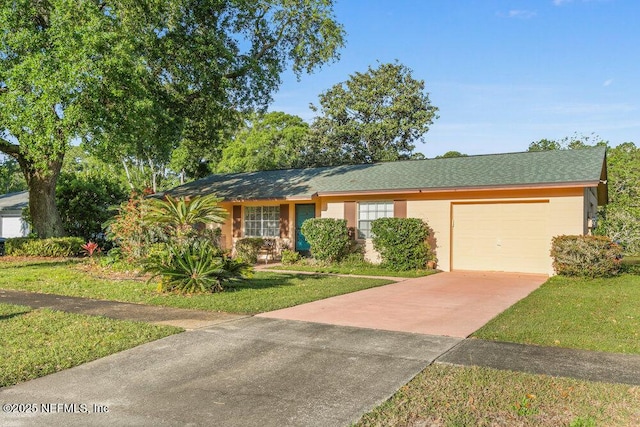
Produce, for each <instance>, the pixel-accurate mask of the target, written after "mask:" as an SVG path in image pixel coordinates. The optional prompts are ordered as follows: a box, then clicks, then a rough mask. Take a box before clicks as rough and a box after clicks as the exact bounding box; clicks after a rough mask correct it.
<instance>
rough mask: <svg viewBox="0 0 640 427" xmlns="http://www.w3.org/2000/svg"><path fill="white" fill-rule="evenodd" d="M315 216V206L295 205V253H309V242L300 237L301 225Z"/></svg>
mask: <svg viewBox="0 0 640 427" xmlns="http://www.w3.org/2000/svg"><path fill="white" fill-rule="evenodd" d="M315 216H316V205H313V204H310V205H296V251H298V252H309V242H307V239H305V238H304V236H303V235H302V223H303V222H305V221H306V220H308V219H309V218H315Z"/></svg>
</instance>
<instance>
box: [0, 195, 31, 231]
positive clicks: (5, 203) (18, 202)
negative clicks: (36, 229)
mask: <svg viewBox="0 0 640 427" xmlns="http://www.w3.org/2000/svg"><path fill="white" fill-rule="evenodd" d="M28 205H29V192H27V191H22V192H20V193H9V194H3V195H0V237H3V238H5V239H7V238H10V237H25V236H27V235H28V234H29V225H28V224H27V223H26V222H25V221H24V220H23V219H22V209H23V208H25V207H27V206H28Z"/></svg>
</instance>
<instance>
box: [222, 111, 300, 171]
mask: <svg viewBox="0 0 640 427" xmlns="http://www.w3.org/2000/svg"><path fill="white" fill-rule="evenodd" d="M308 136H309V124H307V123H306V122H305V121H304V120H302V119H301V118H300V117H298V116H293V115H290V114H286V113H283V112H277V111H276V112H270V113H266V114H264V115H260V114H254V115H252V116H250V117H249V118H248V120H246V122H245V123H244V125H243V126H242V127H241V128H240V129H239V130H238V131H237V132H236V134H235V136H234V137H233V139H232V140H231V141H230V142H229V144H228V145H227V146H226V147H225V148H224V149H223V151H222V159H221V160H220V162H219V163H218V165H217V166H216V172H218V173H225V172H253V171H259V170H274V169H288V168H297V167H303V166H305V165H306V163H305V162H306V159H307V158H306V156H305V151H306V149H307V139H308Z"/></svg>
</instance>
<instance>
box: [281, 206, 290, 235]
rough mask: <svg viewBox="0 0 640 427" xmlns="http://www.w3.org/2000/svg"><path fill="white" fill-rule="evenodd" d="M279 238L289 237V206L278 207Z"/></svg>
mask: <svg viewBox="0 0 640 427" xmlns="http://www.w3.org/2000/svg"><path fill="white" fill-rule="evenodd" d="M280 237H281V238H283V239H284V238H287V237H289V205H280Z"/></svg>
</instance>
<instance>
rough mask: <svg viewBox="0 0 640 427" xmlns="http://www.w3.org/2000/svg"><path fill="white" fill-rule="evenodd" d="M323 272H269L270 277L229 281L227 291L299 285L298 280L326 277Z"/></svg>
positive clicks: (226, 286)
mask: <svg viewBox="0 0 640 427" xmlns="http://www.w3.org/2000/svg"><path fill="white" fill-rule="evenodd" d="M326 277H327V276H326V275H323V274H277V273H269V276H268V277H251V278H247V279H243V280H241V281H239V282H232V283H227V284H226V285H225V291H230V292H233V291H240V290H243V289H265V288H280V287H285V286H298V285H299V283H297V281H298V280H319V279H326Z"/></svg>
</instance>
